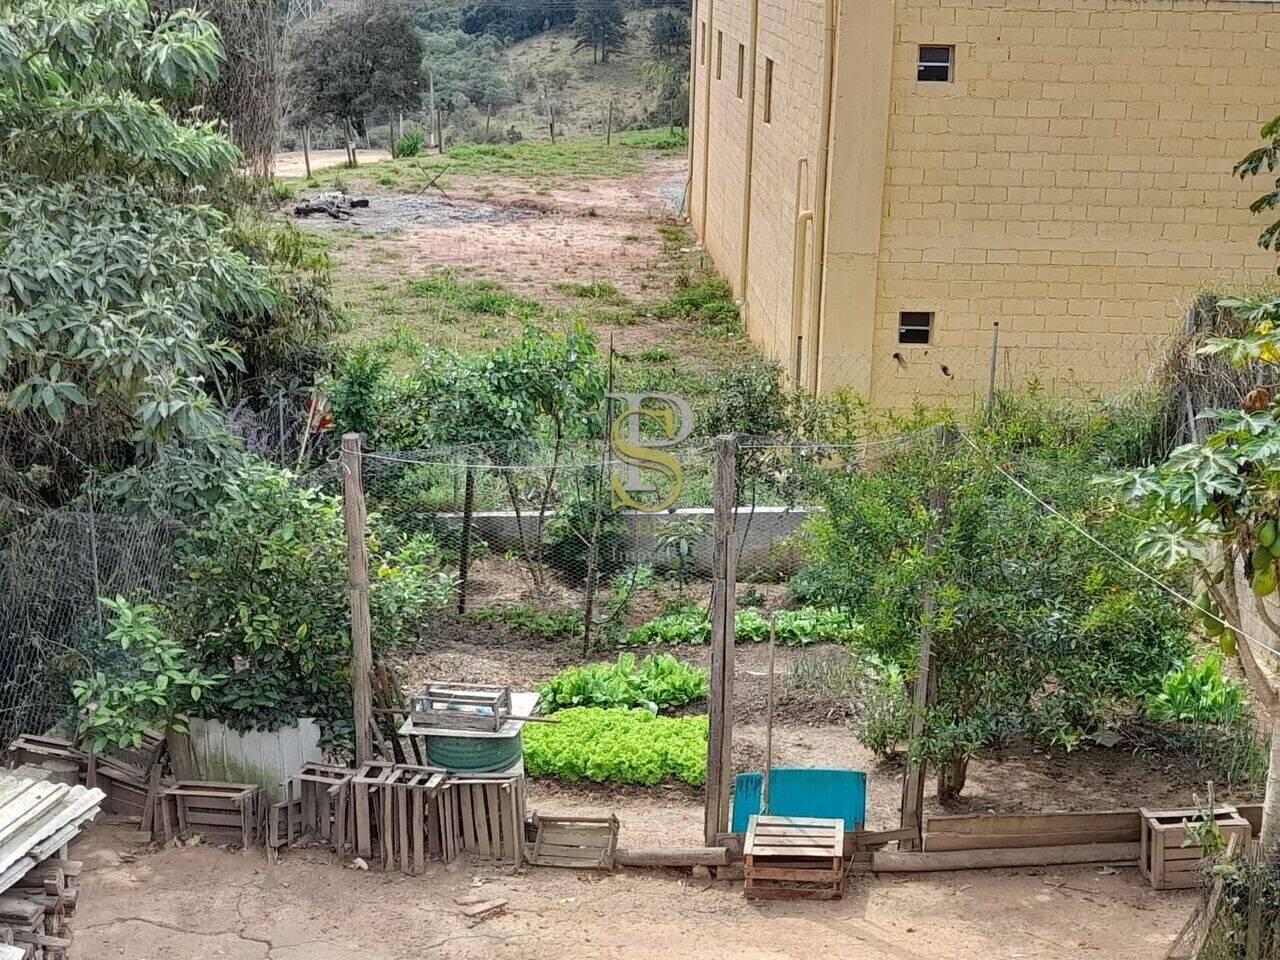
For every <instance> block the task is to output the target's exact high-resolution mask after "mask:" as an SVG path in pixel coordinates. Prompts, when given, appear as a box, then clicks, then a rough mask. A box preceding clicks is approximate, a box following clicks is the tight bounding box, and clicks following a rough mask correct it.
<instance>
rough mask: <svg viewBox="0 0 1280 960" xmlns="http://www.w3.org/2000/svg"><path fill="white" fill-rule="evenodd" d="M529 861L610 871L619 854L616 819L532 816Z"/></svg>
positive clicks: (540, 864)
mask: <svg viewBox="0 0 1280 960" xmlns="http://www.w3.org/2000/svg"><path fill="white" fill-rule="evenodd" d="M533 822H534V827H535V829H536V830H537V833H536V834H535V835H534V840H533V849H532V850H531V851H530V852H529V862H530V863H534V864H537V865H538V866H540V867H574V868H577V869H579V870H612V869H613V867H614V864H615V862H616V860H617V853H618V818H617V817H615V816H608V817H543V816H539V815H538V814H536V813H535V814H534V815H533Z"/></svg>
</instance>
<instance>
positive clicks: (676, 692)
mask: <svg viewBox="0 0 1280 960" xmlns="http://www.w3.org/2000/svg"><path fill="white" fill-rule="evenodd" d="M537 689H538V692H539V693H540V694H542V702H541V704H539V707H540V709H541V710H542V712H543V713H554V712H556V711H557V710H564V709H566V708H569V707H643V708H644V709H646V710H649V711H650V712H652V713H657V712H658V711H660V710H663V709H667V708H669V707H682V706H684V705H685V704H686V703H691V702H692V701H694V700H700V699H702V698H703V697H705V696H706V695H707V671H705V670H703V669H702V668H701V667H695V666H691V665H689V664H687V663H684V662H682V661H680V660H677V659H676V658H675V657H673V656H671V654H669V653H663V654H658V655H657V656H652V657H645V658H644V659H643V660H641V661H639V662H638V663H637V662H636V656H635V654H634V653H623V654H619V655H618V660H617V662H616V663H591V664H587V665H586V666H582V667H566V668H565V669H563V670H561V671H560V672H559V673H557V674H556V675H555V676H554V677H552V678H551V679H550V680H548V681H547V682H546V683H540V684H538V687H537Z"/></svg>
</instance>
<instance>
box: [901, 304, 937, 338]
mask: <svg viewBox="0 0 1280 960" xmlns="http://www.w3.org/2000/svg"><path fill="white" fill-rule="evenodd" d="M932 336H933V314H932V313H924V312H922V311H919V310H904V311H902V312H901V313H900V314H898V342H899V343H915V344H918V343H928V342H929V340H930V338H931V337H932Z"/></svg>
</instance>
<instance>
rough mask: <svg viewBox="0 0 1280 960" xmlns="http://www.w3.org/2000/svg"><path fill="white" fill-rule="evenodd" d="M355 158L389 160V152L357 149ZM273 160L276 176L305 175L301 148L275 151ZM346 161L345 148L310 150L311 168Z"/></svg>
mask: <svg viewBox="0 0 1280 960" xmlns="http://www.w3.org/2000/svg"><path fill="white" fill-rule="evenodd" d="M356 159H357V160H358V161H359V162H360V163H374V162H376V161H378V160H390V159H391V153H390V151H388V150H358V151H357V152H356ZM274 162H275V171H276V176H277V177H305V176H306V175H307V164H306V160H305V159H304V157H303V156H302V151H301V150H293V151H290V152H288V153H277V154H276V155H275V158H274ZM346 162H347V151H345V150H312V151H311V169H312V170H324V169H325V168H326V167H336V166H338V165H340V164H343V163H346Z"/></svg>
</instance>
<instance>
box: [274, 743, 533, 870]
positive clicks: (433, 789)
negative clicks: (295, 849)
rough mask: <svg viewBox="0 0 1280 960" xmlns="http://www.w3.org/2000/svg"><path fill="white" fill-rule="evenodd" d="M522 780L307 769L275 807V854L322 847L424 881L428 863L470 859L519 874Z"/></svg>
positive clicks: (434, 771)
mask: <svg viewBox="0 0 1280 960" xmlns="http://www.w3.org/2000/svg"><path fill="white" fill-rule="evenodd" d="M524 820H525V789H524V776H523V774H484V773H480V774H466V775H451V774H448V773H446V772H445V771H444V770H441V769H439V768H437V767H426V766H417V765H413V764H395V763H387V762H383V761H374V762H371V763H366V764H364V765H363V766H361V767H360V768H359V769H358V770H349V769H347V768H345V767H333V766H328V765H325V764H307V765H306V766H304V767H303V769H302V771H301V772H300V773H299V775H298V776H297V777H295V778H294V780H293V782H292V783H291V784H290V786H289V796H288V798H287V799H285V800H284V801H281V802H280V803H277V804H275V805H273V806H272V808H271V811H270V813H269V815H268V817H267V834H266V836H267V843H268V846H269V848H270V849H271V850H272V851H279V850H280V849H283V848H284V847H287V846H291V845H293V844H297V843H303V842H320V843H323V844H325V845H327V846H329V847H331V848H332V849H333V851H334V852H335V853H337V854H339V855H345V854H350V855H352V856H357V857H361V858H362V859H365V860H366V861H367V862H381V864H382V866H383V867H384V868H385V869H388V870H397V869H398V870H400V871H402V872H403V873H406V874H420V873H422V872H424V871H425V870H426V864H427V861H428V860H435V859H438V860H443V861H444V862H445V863H449V862H451V861H453V860H455V859H457V858H458V857H459V856H462V855H463V854H465V853H470V854H474V855H476V856H477V857H479V858H480V859H483V860H490V861H494V862H499V863H509V864H512V865H513V866H518V865H519V864H520V863H521V862H522V861H523V859H524Z"/></svg>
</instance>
